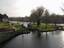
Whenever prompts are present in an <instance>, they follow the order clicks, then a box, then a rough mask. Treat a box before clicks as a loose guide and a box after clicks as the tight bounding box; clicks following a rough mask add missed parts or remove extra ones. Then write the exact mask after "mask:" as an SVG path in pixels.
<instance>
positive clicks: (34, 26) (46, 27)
mask: <svg viewBox="0 0 64 48" xmlns="http://www.w3.org/2000/svg"><path fill="white" fill-rule="evenodd" d="M32 29H38V30H41V31H49V30H55V25H53V24H47V25H46V24H44V23H41V24H40V25H39V26H37V24H32Z"/></svg>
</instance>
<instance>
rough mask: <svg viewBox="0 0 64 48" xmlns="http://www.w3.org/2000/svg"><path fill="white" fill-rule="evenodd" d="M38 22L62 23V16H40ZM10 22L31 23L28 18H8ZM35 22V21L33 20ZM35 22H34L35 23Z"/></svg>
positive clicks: (63, 17) (63, 18)
mask: <svg viewBox="0 0 64 48" xmlns="http://www.w3.org/2000/svg"><path fill="white" fill-rule="evenodd" d="M40 19H41V21H40V22H43V23H45V22H48V23H64V15H56V16H52V15H50V16H47V17H46V16H42V17H41V18H40ZM9 20H10V21H21V22H33V21H31V20H30V17H9ZM35 20H36V19H35ZM35 22H36V21H35Z"/></svg>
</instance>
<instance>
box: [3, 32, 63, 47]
mask: <svg viewBox="0 0 64 48" xmlns="http://www.w3.org/2000/svg"><path fill="white" fill-rule="evenodd" d="M3 48H64V31H54V32H53V33H52V32H48V35H47V38H46V34H45V32H44V33H41V37H37V35H36V33H30V34H23V35H19V36H17V37H15V38H13V39H12V40H10V41H9V42H8V43H6V44H5V45H4V46H3Z"/></svg>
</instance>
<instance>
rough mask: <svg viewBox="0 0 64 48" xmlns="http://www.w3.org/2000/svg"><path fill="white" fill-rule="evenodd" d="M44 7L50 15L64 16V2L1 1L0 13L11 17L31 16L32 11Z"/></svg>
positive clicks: (53, 0) (56, 0)
mask: <svg viewBox="0 0 64 48" xmlns="http://www.w3.org/2000/svg"><path fill="white" fill-rule="evenodd" d="M40 6H43V7H44V8H46V9H48V11H49V12H50V13H56V14H64V13H63V11H62V10H61V8H64V0H0V13H2V14H7V15H8V16H9V17H25V16H30V14H31V10H33V9H36V8H37V7H40Z"/></svg>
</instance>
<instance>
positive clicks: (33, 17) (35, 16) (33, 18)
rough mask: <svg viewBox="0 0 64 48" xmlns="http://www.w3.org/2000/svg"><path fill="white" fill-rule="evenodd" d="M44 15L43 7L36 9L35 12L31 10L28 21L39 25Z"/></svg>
mask: <svg viewBox="0 0 64 48" xmlns="http://www.w3.org/2000/svg"><path fill="white" fill-rule="evenodd" d="M43 13H44V7H38V8H37V9H36V10H32V13H31V15H30V19H31V21H33V22H37V25H38V26H39V24H40V17H41V16H42V14H43Z"/></svg>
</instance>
